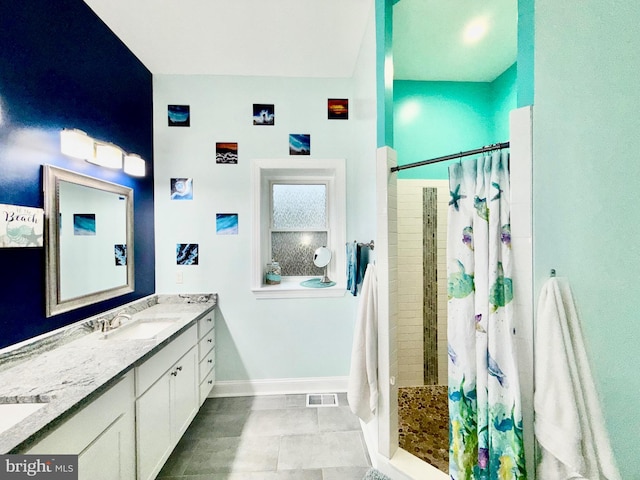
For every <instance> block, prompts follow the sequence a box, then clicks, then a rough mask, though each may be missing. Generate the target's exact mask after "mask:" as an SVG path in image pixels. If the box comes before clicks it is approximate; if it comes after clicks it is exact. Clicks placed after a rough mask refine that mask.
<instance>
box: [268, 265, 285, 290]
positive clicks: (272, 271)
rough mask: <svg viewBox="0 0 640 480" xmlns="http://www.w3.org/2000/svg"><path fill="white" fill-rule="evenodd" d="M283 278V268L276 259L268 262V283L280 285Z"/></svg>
mask: <svg viewBox="0 0 640 480" xmlns="http://www.w3.org/2000/svg"><path fill="white" fill-rule="evenodd" d="M280 280H282V268H280V264H279V263H278V262H276V261H275V260H271V263H267V285H279V284H280Z"/></svg>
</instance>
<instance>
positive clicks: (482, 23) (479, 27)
mask: <svg viewBox="0 0 640 480" xmlns="http://www.w3.org/2000/svg"><path fill="white" fill-rule="evenodd" d="M487 30H489V22H488V21H487V19H486V17H478V18H474V19H473V20H471V21H470V22H469V23H468V24H467V26H466V28H465V29H464V35H463V38H464V42H465V43H469V44H473V43H478V42H479V41H480V40H482V39H483V38H484V36H485V35H486V34H487Z"/></svg>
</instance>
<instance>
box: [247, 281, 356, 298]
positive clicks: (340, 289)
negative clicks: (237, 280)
mask: <svg viewBox="0 0 640 480" xmlns="http://www.w3.org/2000/svg"><path fill="white" fill-rule="evenodd" d="M307 279H308V278H307V277H304V278H302V279H297V280H283V281H282V283H280V284H279V285H266V284H264V285H261V286H259V287H254V288H252V289H251V291H252V292H253V294H254V295H255V296H256V298H258V299H262V298H337V297H343V296H344V295H345V293H347V289H346V286H345V285H344V283H340V282H338V283H336V284H335V285H334V286H333V287H326V288H309V287H303V286H302V285H300V282H301V281H304V280H307Z"/></svg>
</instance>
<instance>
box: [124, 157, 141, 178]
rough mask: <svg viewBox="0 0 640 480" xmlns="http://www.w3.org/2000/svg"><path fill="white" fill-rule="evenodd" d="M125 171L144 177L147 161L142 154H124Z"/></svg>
mask: <svg viewBox="0 0 640 480" xmlns="http://www.w3.org/2000/svg"><path fill="white" fill-rule="evenodd" d="M124 171H125V173H128V174H129V175H133V176H134V177H144V176H145V174H146V168H145V163H144V160H143V159H142V158H140V155H136V154H134V153H132V154H130V155H125V156H124Z"/></svg>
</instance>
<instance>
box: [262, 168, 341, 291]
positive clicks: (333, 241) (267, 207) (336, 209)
mask: <svg viewBox="0 0 640 480" xmlns="http://www.w3.org/2000/svg"><path fill="white" fill-rule="evenodd" d="M252 178H253V182H254V183H253V192H254V218H253V223H254V229H253V232H254V233H253V260H252V262H253V265H252V268H253V273H252V290H253V291H254V292H255V293H256V295H257V296H258V297H269V298H274V297H314V296H338V295H344V291H345V273H344V272H345V268H346V267H345V252H344V245H345V164H344V160H312V159H304V160H300V159H277V160H254V162H253V163H252ZM322 246H326V247H327V248H329V249H330V250H331V252H332V259H331V262H330V264H329V266H328V271H327V273H328V276H329V278H331V280H333V281H335V282H336V286H335V287H331V288H323V289H312V288H306V287H302V286H301V285H300V283H301V282H302V281H304V280H306V279H308V278H312V277H316V276H321V275H322V274H323V269H321V268H318V267H316V266H315V265H314V264H313V254H314V252H315V250H316V249H317V248H318V247H322ZM272 259H273V260H276V261H277V262H278V263H279V264H280V266H281V269H282V282H281V284H280V285H266V284H265V278H264V276H265V275H264V274H265V268H266V266H267V263H269V262H271V260H272Z"/></svg>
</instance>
